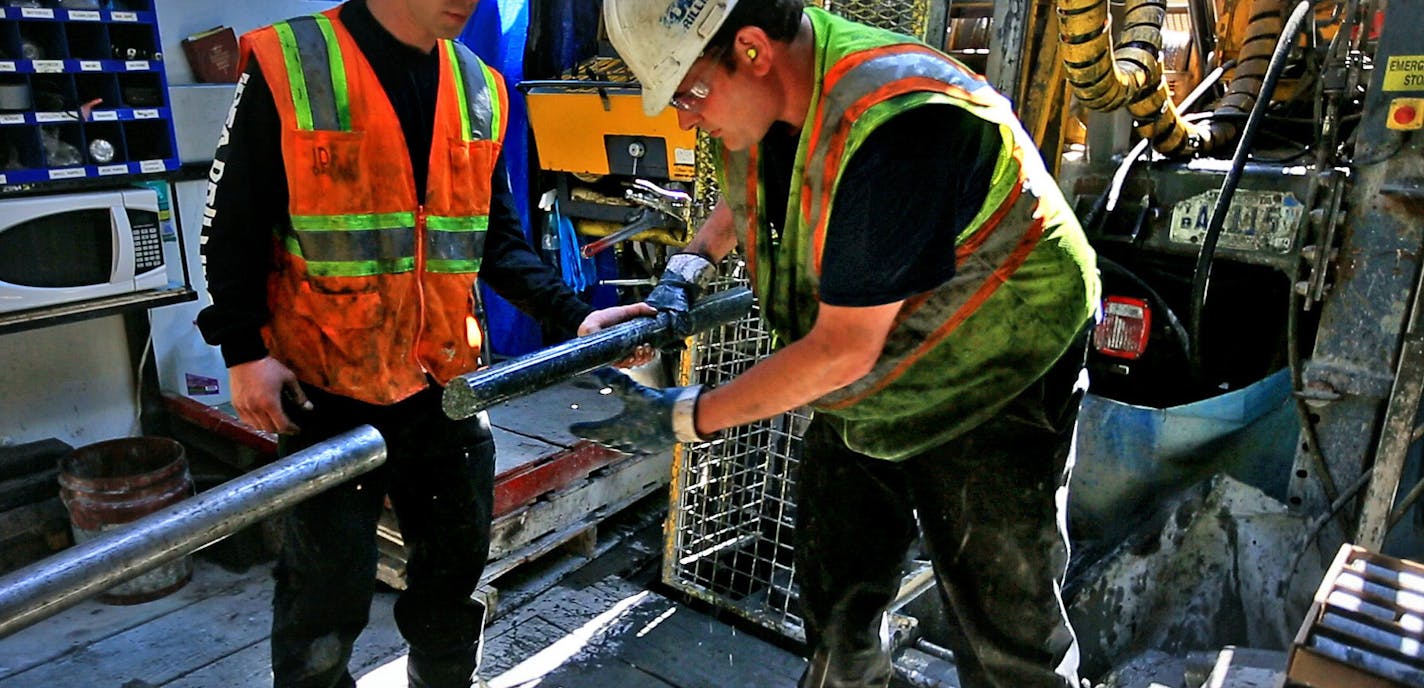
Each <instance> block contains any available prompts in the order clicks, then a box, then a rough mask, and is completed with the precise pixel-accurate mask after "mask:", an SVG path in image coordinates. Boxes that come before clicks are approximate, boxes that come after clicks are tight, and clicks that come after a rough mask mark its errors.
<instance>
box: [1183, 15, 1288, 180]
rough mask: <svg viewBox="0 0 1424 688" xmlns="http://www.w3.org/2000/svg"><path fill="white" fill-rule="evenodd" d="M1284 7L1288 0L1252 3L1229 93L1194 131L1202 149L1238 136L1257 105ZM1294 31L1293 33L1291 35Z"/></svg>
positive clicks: (1279, 32) (1220, 145)
mask: <svg viewBox="0 0 1424 688" xmlns="http://www.w3.org/2000/svg"><path fill="white" fill-rule="evenodd" d="M1285 11H1286V0H1255V2H1253V3H1251V21H1250V23H1249V24H1247V26H1246V40H1245V41H1243V42H1242V44H1241V52H1240V53H1239V54H1238V55H1237V58H1236V72H1235V74H1233V75H1232V77H1231V85H1230V86H1228V87H1227V89H1226V95H1225V96H1223V97H1222V99H1221V100H1220V101H1218V102H1217V104H1216V108H1215V111H1214V112H1213V115H1214V117H1213V118H1212V119H1211V121H1209V122H1208V123H1206V124H1204V125H1201V126H1200V127H1198V128H1197V129H1196V131H1195V133H1196V134H1197V136H1199V137H1200V139H1201V144H1200V150H1201V151H1204V152H1205V151H1213V150H1218V149H1221V148H1223V147H1225V146H1226V145H1228V144H1230V143H1231V142H1232V141H1233V140H1235V139H1236V134H1237V133H1238V131H1239V130H1240V126H1239V124H1240V122H1241V121H1242V120H1244V119H1245V118H1246V116H1247V114H1248V113H1250V112H1251V110H1252V108H1254V107H1255V106H1256V101H1257V99H1258V98H1259V97H1260V95H1261V87H1262V85H1263V83H1264V81H1265V77H1266V70H1267V68H1268V67H1269V66H1270V63H1271V58H1272V55H1273V49H1274V48H1275V46H1276V44H1277V43H1278V40H1277V39H1278V37H1279V36H1281V35H1282V34H1281V24H1282V21H1283V19H1282V17H1283V16H1284V15H1285ZM1294 35H1295V34H1294V33H1292V34H1291V36H1292V37H1294ZM1267 100H1269V97H1268V98H1267Z"/></svg>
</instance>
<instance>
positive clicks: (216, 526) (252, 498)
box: [0, 425, 386, 638]
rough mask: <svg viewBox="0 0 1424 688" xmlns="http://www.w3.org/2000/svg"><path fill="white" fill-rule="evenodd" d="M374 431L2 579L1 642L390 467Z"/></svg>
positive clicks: (296, 457) (356, 433)
mask: <svg viewBox="0 0 1424 688" xmlns="http://www.w3.org/2000/svg"><path fill="white" fill-rule="evenodd" d="M385 461H386V442H385V440H384V439H382V437H381V435H380V433H378V432H376V430H375V429H374V428H372V427H370V426H369V425H366V426H362V427H359V428H357V429H355V430H352V431H350V432H348V433H346V434H343V435H338V436H337V437H335V438H332V439H330V440H328V441H326V442H322V443H321V444H318V445H315V446H313V447H310V448H308V449H305V450H303V451H300V452H297V453H296V454H293V455H291V456H289V457H286V458H284V459H281V460H279V461H276V462H274V463H271V464H268V465H266V466H263V467H261V468H258V469H256V470H254V471H252V472H250V473H247V474H245V475H243V476H241V477H238V478H234V479H232V480H229V481H228V482H225V483H223V484H222V485H219V486H217V487H215V488H213V489H211V490H208V491H206V492H202V493H200V494H198V495H196V496H194V497H192V498H190V499H186V500H183V501H181V502H178V503H177V504H174V505H172V506H170V507H168V508H166V509H163V510H161V511H156V512H154V513H152V514H149V515H147V516H144V517H143V518H140V519H138V520H136V521H133V522H132V523H128V524H125V525H124V526H122V527H119V528H115V529H113V530H109V531H105V532H104V533H103V534H102V535H100V536H98V537H96V538H94V539H92V540H89V541H87V542H84V543H82V544H79V545H75V546H74V547H71V548H69V549H67V550H64V551H63V552H60V553H59V554H56V555H54V556H52V557H49V558H48V559H44V560H42V561H39V562H36V563H34V564H32V565H30V566H27V567H25V568H23V569H20V570H18V571H14V572H12V573H10V574H8V575H6V576H4V577H3V578H0V638H4V637H6V636H8V635H10V634H12V633H14V632H15V631H18V630H20V629H21V628H24V627H26V626H29V625H30V624H33V623H35V622H37V621H39V620H41V619H44V618H46V617H48V616H51V615H53V614H57V613H59V612H60V611H63V610H65V609H68V608H69V607H71V606H73V605H74V604H77V603H78V602H79V601H81V600H83V599H85V598H87V597H89V596H91V595H96V594H98V593H100V592H103V591H104V590H106V589H108V588H109V587H112V586H113V585H114V584H116V583H121V582H123V580H124V579H126V578H128V577H130V576H134V575H137V574H139V573H142V572H144V571H147V570H148V569H151V568H153V567H155V566H159V565H161V564H164V563H166V562H169V561H172V560H174V559H177V558H179V557H182V556H186V555H188V554H191V553H192V552H195V551H197V550H199V549H201V548H203V547H204V546H207V545H209V544H212V543H214V542H216V541H218V540H220V539H222V538H223V537H225V536H227V535H230V534H232V533H234V532H236V531H238V530H239V529H241V528H243V527H244V526H248V525H251V524H253V523H256V522H257V521H259V520H261V519H263V518H266V517H267V516H270V515H272V514H274V513H277V512H278V511H281V510H282V509H285V508H287V507H290V506H292V505H293V504H296V503H297V502H300V501H301V500H303V499H306V498H307V497H310V496H312V495H314V494H316V493H318V492H321V491H323V490H326V489H328V488H331V487H334V486H336V485H338V484H340V483H343V482H345V481H347V480H349V479H351V478H352V477H355V476H357V475H360V474H362V473H365V472H367V471H370V470H371V469H373V468H375V467H377V466H379V465H381V464H382V463H385Z"/></svg>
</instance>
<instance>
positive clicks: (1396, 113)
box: [1385, 98, 1424, 131]
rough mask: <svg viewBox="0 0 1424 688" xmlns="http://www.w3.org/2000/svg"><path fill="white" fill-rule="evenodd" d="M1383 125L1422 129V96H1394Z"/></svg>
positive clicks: (1423, 114) (1423, 125)
mask: <svg viewBox="0 0 1424 688" xmlns="http://www.w3.org/2000/svg"><path fill="white" fill-rule="evenodd" d="M1385 127H1387V128H1389V129H1398V130H1403V131H1410V130H1414V129H1424V98H1395V99H1394V100H1392V101H1390V103H1389V119H1388V120H1386V121H1385Z"/></svg>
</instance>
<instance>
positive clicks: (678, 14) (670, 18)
mask: <svg viewBox="0 0 1424 688" xmlns="http://www.w3.org/2000/svg"><path fill="white" fill-rule="evenodd" d="M706 6H707V0H675V1H674V2H673V3H672V4H671V5H669V6H668V10H667V14H665V15H663V26H666V27H668V28H671V27H674V26H681V27H682V28H683V29H684V30H691V29H692V24H693V22H695V21H697V15H699V14H701V13H702V9H703V8H704V7H706Z"/></svg>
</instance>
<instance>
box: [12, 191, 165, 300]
mask: <svg viewBox="0 0 1424 688" xmlns="http://www.w3.org/2000/svg"><path fill="white" fill-rule="evenodd" d="M167 285H168V270H167V268H166V267H165V266H164V263H163V240H162V235H161V229H160V225H159V216H158V194H157V193H155V192H154V191H153V190H152V189H121V190H114V191H100V192H92V193H75V194H59V195H53V196H34V197H29V198H15V199H5V200H0V313H11V312H15V311H24V310H30V309H32V308H44V307H49V306H57V305H61V304H67V303H75V302H79V301H87V300H90V299H97V298H103V297H106V296H117V295H120V294H127V293H132V292H140V291H146V290H150V289H160V288H163V287H166V286H167Z"/></svg>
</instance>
